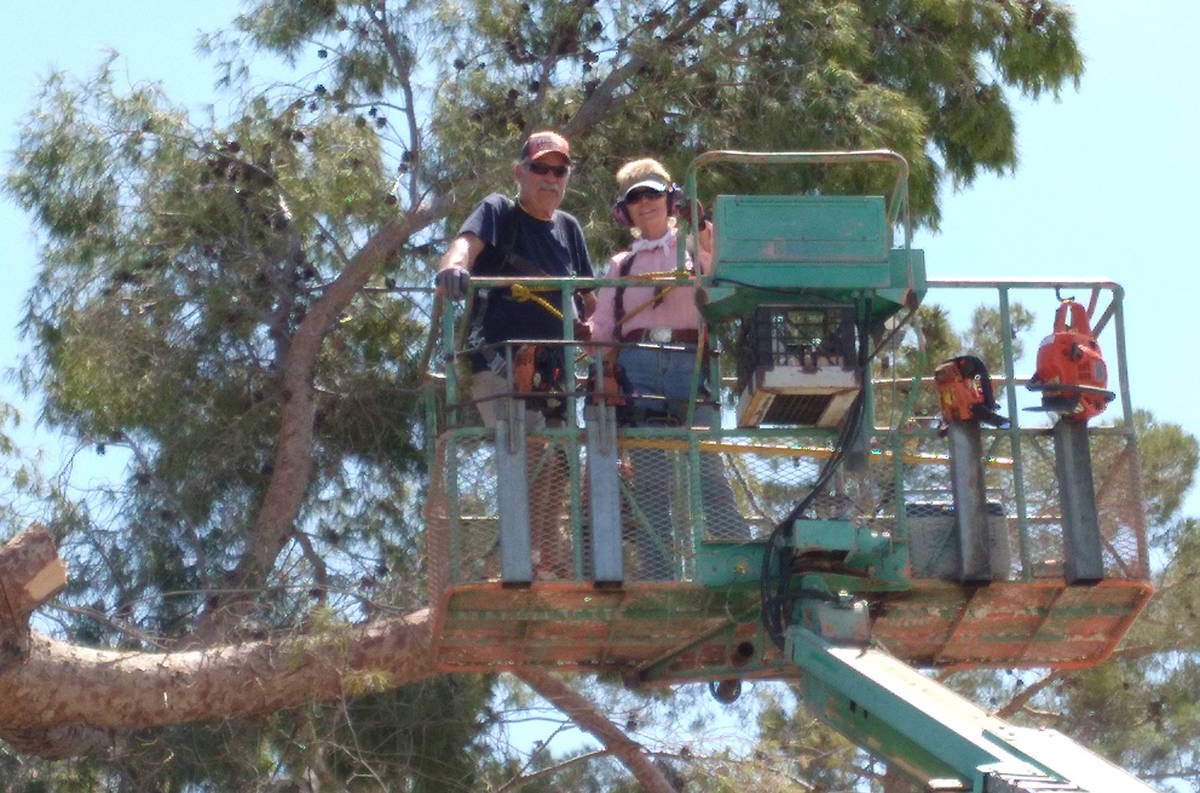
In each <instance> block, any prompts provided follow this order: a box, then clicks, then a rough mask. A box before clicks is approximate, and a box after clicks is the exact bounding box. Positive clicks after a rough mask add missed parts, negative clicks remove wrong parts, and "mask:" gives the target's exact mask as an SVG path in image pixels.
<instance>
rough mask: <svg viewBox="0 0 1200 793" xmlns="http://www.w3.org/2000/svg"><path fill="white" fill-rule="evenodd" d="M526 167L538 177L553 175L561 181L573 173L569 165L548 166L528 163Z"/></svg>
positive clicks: (539, 163)
mask: <svg viewBox="0 0 1200 793" xmlns="http://www.w3.org/2000/svg"><path fill="white" fill-rule="evenodd" d="M525 167H526V168H528V169H529V170H530V171H532V172H533V173H535V174H537V175H538V176H545V175H546V174H548V173H552V174H554V175H555V176H557V177H558V178H559V179H561V178H563V177H564V176H566V175H567V174H568V173H570V171H571V166H569V165H546V164H545V163H541V162H527V163H525Z"/></svg>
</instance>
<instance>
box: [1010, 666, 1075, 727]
mask: <svg viewBox="0 0 1200 793" xmlns="http://www.w3.org/2000/svg"><path fill="white" fill-rule="evenodd" d="M1067 674H1068V673H1067V672H1065V671H1063V670H1060V669H1056V670H1054V671H1053V672H1051V673H1050V674H1048V675H1045V676H1043V677H1042V678H1041V679H1040V680H1037V681H1036V682H1034V683H1031V684H1029V685H1028V686H1026V687H1025V688H1024V689H1022V690H1021V691H1019V692H1018V693H1017V694H1016V695H1015V696H1014V697H1013V698H1012V699H1011V700H1009V702H1008V704H1007V705H1005V706H1004V707H1003V708H1001V709H1000V710H998V711H996V716H998V717H999V718H1001V719H1009V718H1012V717H1013V715H1014V714H1016V713H1018V712H1020V711H1022V710H1024V709H1025V708H1026V707H1027V706H1028V705H1029V701H1030V700H1031V699H1033V698H1034V697H1035V696H1037V694H1038V693H1039V692H1040V691H1042V690H1044V689H1045V688H1046V687H1047V686H1049V685H1051V684H1052V683H1054V682H1056V681H1058V680H1061V679H1063V678H1064V677H1066V676H1067Z"/></svg>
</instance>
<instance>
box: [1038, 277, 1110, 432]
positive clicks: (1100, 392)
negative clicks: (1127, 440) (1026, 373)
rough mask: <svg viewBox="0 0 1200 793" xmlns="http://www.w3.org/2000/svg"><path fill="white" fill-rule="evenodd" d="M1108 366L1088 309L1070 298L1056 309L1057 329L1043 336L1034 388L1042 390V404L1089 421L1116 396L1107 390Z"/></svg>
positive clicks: (1075, 419)
mask: <svg viewBox="0 0 1200 793" xmlns="http://www.w3.org/2000/svg"><path fill="white" fill-rule="evenodd" d="M1107 385H1108V367H1106V366H1105V365H1104V356H1103V355H1101V354H1100V345H1099V344H1097V343H1096V337H1095V335H1093V334H1092V329H1091V326H1090V325H1089V322H1088V315H1087V310H1086V309H1085V308H1084V307H1083V305H1082V304H1080V303H1076V302H1075V301H1074V300H1072V299H1070V298H1067V299H1066V300H1063V301H1062V302H1061V303H1060V304H1059V306H1058V310H1057V311H1056V312H1055V313H1054V332H1053V333H1052V334H1050V335H1049V336H1047V337H1046V338H1045V339H1043V340H1042V345H1041V347H1039V348H1038V354H1037V371H1036V372H1035V373H1034V375H1033V379H1031V380H1030V381H1029V385H1028V387H1029V389H1030V390H1031V391H1040V392H1042V406H1041V408H1030V410H1047V411H1050V412H1052V413H1058V414H1060V415H1062V416H1063V418H1066V419H1069V420H1071V421H1087V420H1088V419H1090V418H1092V417H1093V416H1097V415H1099V414H1100V413H1103V412H1104V409H1105V408H1106V407H1107V406H1108V403H1109V402H1111V401H1112V400H1113V399H1115V398H1116V394H1114V393H1113V392H1112V391H1106V390H1105V387H1106V386H1107Z"/></svg>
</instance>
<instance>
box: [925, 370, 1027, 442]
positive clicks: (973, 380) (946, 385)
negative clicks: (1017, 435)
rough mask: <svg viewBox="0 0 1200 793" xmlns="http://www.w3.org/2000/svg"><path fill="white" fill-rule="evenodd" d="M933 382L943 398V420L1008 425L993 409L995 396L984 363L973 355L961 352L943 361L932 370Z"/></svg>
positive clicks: (945, 422) (944, 423)
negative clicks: (955, 356) (961, 353)
mask: <svg viewBox="0 0 1200 793" xmlns="http://www.w3.org/2000/svg"><path fill="white" fill-rule="evenodd" d="M933 382H934V385H936V386H937V390H938V395H939V396H940V397H941V399H942V423H943V425H944V426H949V425H950V422H952V421H981V422H985V423H987V424H993V425H995V426H997V427H1007V426H1008V419H1006V418H1004V416H1001V415H1000V414H998V413H996V408H997V407H998V405H997V404H996V397H995V395H994V394H993V391H992V378H991V377H990V376H989V375H988V370H987V366H985V365H984V363H983V361H981V360H980V359H978V358H976V357H975V356H973V355H960V356H958V357H957V358H951V359H949V360H947V361H943V362H942V364H941V365H940V366H938V368H937V369H936V370H934V373H933Z"/></svg>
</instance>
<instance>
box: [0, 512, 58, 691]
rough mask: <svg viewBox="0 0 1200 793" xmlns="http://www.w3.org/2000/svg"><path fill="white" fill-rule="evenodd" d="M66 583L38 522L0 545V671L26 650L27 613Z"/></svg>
mask: <svg viewBox="0 0 1200 793" xmlns="http://www.w3.org/2000/svg"><path fill="white" fill-rule="evenodd" d="M66 585H67V566H66V565H65V564H63V562H62V560H61V559H59V558H58V549H57V548H55V547H54V538H53V537H51V536H50V532H49V531H47V530H46V528H45V527H44V526H42V525H41V524H37V523H35V524H33V525H32V526H30V527H29V528H28V529H25V531H22V532H20V533H19V534H17V535H16V536H15V537H12V538H11V539H9V540H8V542H6V543H5V544H4V546H3V547H0V674H3V673H4V672H5V671H6V670H7V669H8V667H9V666H10V665H12V664H18V663H22V662H23V661H24V659H25V657H26V655H28V653H29V614H30V613H31V612H32V611H33V610H34V609H35V608H37V607H38V606H39V605H41V604H42V603H43V602H44V601H45V600H47V599H48V598H50V597H51V596H53V595H54V594H56V593H57V592H59V591H60V590H61V589H62V588H63V587H65V586H66Z"/></svg>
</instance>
